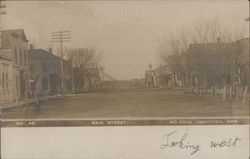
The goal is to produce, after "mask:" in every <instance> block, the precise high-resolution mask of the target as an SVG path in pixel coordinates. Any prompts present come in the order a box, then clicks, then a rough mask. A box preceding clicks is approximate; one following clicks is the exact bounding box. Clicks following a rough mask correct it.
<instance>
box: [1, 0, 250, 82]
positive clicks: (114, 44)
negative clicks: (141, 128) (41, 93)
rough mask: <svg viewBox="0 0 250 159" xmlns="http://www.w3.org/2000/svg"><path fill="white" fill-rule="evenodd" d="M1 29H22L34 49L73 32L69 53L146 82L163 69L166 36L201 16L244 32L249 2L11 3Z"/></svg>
mask: <svg viewBox="0 0 250 159" xmlns="http://www.w3.org/2000/svg"><path fill="white" fill-rule="evenodd" d="M5 3H6V6H7V8H6V11H7V15H5V16H4V17H3V29H19V28H23V29H24V31H25V34H26V36H27V38H28V40H29V41H30V42H31V43H34V44H35V47H36V48H42V49H48V48H50V47H53V48H55V45H52V44H51V40H50V35H51V32H53V31H59V30H70V31H71V42H70V43H68V44H65V47H68V48H84V47H85V48H86V47H94V48H96V49H97V50H98V52H100V53H101V64H102V65H104V67H105V70H106V72H107V73H108V74H110V75H111V76H113V77H114V78H116V79H124V80H127V79H133V78H143V77H144V73H145V70H146V68H147V66H148V64H149V63H151V64H152V65H153V67H154V68H155V67H156V66H157V65H158V64H159V53H158V51H157V47H158V46H159V41H161V40H162V39H164V38H165V37H166V35H167V34H168V33H172V34H174V33H178V31H179V30H180V29H181V28H183V27H185V26H190V25H192V24H193V23H194V21H195V20H196V19H197V18H200V17H206V18H207V17H208V18H209V17H211V18H212V17H219V19H220V20H221V21H223V23H224V24H225V25H227V26H228V27H230V28H236V29H237V28H242V27H243V28H245V29H247V30H248V26H249V24H248V23H247V22H246V21H244V19H245V18H247V17H249V4H248V1H243V0H242V1H239V0H235V1H222V0H221V1H208V0H207V1H196V0H189V1H187V0H186V1H181V0H180V1H169V0H166V1H7V2H5Z"/></svg>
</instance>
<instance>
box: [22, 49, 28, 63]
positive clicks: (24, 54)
mask: <svg viewBox="0 0 250 159" xmlns="http://www.w3.org/2000/svg"><path fill="white" fill-rule="evenodd" d="M23 58H24V60H23V61H24V66H27V51H26V50H24V51H23Z"/></svg>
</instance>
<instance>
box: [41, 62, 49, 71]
mask: <svg viewBox="0 0 250 159" xmlns="http://www.w3.org/2000/svg"><path fill="white" fill-rule="evenodd" d="M47 70H48V69H47V64H46V63H42V71H43V72H47Z"/></svg>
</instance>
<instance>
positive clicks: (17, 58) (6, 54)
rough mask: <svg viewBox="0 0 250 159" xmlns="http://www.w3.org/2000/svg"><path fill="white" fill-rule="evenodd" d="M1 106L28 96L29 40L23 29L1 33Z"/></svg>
mask: <svg viewBox="0 0 250 159" xmlns="http://www.w3.org/2000/svg"><path fill="white" fill-rule="evenodd" d="M1 34H2V40H1V53H0V59H1V62H0V65H1V66H0V68H2V69H1V71H0V75H1V76H0V85H1V86H0V88H1V89H0V91H1V104H2V103H8V102H14V101H16V102H18V101H19V100H26V99H27V96H28V80H29V75H28V72H29V71H28V40H27V38H26V36H25V33H24V30H23V29H16V30H3V31H1Z"/></svg>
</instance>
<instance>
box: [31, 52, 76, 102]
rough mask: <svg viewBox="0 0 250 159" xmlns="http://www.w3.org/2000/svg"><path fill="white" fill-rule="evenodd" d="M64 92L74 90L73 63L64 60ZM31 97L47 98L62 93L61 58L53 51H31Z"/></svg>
mask: <svg viewBox="0 0 250 159" xmlns="http://www.w3.org/2000/svg"><path fill="white" fill-rule="evenodd" d="M63 65H64V67H63V68H64V78H63V82H64V91H66V92H70V91H71V89H72V67H71V65H72V63H71V61H67V60H63ZM29 67H30V88H31V89H30V96H31V97H34V96H35V95H37V96H38V97H39V96H46V95H56V94H60V93H61V71H60V69H61V67H60V57H58V56H55V55H54V54H53V53H52V52H51V51H46V50H42V49H30V50H29Z"/></svg>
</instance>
